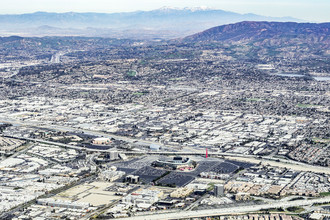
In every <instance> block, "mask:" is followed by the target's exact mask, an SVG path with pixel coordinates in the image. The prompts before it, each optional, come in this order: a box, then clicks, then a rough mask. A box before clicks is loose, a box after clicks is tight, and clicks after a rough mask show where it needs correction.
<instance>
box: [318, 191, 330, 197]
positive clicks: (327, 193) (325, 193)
mask: <svg viewBox="0 0 330 220" xmlns="http://www.w3.org/2000/svg"><path fill="white" fill-rule="evenodd" d="M320 196H330V192H321V193H320Z"/></svg>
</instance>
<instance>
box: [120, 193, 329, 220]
mask: <svg viewBox="0 0 330 220" xmlns="http://www.w3.org/2000/svg"><path fill="white" fill-rule="evenodd" d="M323 202H330V196H328V197H324V198H317V199H311V200H296V201H278V202H273V203H271V204H262V205H253V206H238V207H231V208H220V209H206V210H199V211H177V212H172V213H164V214H157V213H155V214H153V215H148V216H133V217H129V218H121V220H125V219H130V220H153V219H155V220H163V219H166V220H170V219H184V218H196V217H206V216H218V215H230V214H239V213H242V214H244V213H247V212H256V211H259V210H261V209H272V208H280V207H282V208H288V207H292V206H309V205H313V204H314V203H323Z"/></svg>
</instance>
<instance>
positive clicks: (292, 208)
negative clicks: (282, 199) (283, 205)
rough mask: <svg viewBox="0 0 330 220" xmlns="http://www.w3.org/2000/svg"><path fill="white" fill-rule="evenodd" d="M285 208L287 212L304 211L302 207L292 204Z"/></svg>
mask: <svg viewBox="0 0 330 220" xmlns="http://www.w3.org/2000/svg"><path fill="white" fill-rule="evenodd" d="M286 210H287V211H289V212H295V213H300V212H303V211H305V209H304V208H302V207H299V206H292V207H289V208H287V209H286Z"/></svg>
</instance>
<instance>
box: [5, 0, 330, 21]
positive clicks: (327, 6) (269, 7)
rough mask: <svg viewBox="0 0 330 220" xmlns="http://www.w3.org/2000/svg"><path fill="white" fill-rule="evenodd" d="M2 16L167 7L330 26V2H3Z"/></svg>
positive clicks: (66, 0) (250, 0)
mask: <svg viewBox="0 0 330 220" xmlns="http://www.w3.org/2000/svg"><path fill="white" fill-rule="evenodd" d="M0 3H1V7H0V14H20V13H32V12H36V11H47V12H70V11H74V12H105V13H111V12H127V11H136V10H145V11H148V10H153V9H157V8H161V7H163V6H169V7H180V8H181V7H197V6H207V7H211V8H216V9H223V10H227V11H233V12H238V13H255V14H259V15H266V16H276V17H284V16H292V17H296V18H300V19H304V20H307V21H318V22H325V21H327V22H329V21H330V13H329V12H330V0H0Z"/></svg>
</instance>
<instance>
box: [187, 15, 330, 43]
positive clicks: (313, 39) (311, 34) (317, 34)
mask: <svg viewBox="0 0 330 220" xmlns="http://www.w3.org/2000/svg"><path fill="white" fill-rule="evenodd" d="M184 41H190V42H209V41H218V42H226V43H235V42H237V43H244V42H246V43H248V42H250V43H256V42H259V43H265V44H266V43H268V44H274V45H275V44H279V45H285V44H288V43H294V42H296V43H303V42H304V43H325V44H328V46H329V43H330V23H320V24H315V23H295V22H256V21H244V22H239V23H235V24H228V25H222V26H217V27H213V28H210V29H208V30H205V31H203V32H200V33H197V34H194V35H191V36H188V37H185V38H184Z"/></svg>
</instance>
